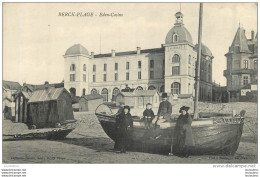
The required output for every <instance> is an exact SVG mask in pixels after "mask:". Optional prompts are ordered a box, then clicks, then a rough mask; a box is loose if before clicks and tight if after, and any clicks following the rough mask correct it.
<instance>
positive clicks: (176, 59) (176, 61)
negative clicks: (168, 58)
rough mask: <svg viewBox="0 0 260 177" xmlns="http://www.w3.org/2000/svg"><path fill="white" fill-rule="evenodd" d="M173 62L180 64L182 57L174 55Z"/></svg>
mask: <svg viewBox="0 0 260 177" xmlns="http://www.w3.org/2000/svg"><path fill="white" fill-rule="evenodd" d="M172 62H173V63H179V62H180V56H179V55H177V54H175V55H173V57H172Z"/></svg>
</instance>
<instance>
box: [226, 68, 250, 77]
mask: <svg viewBox="0 0 260 177" xmlns="http://www.w3.org/2000/svg"><path fill="white" fill-rule="evenodd" d="M253 72H254V70H253V69H232V70H224V76H228V75H232V74H253Z"/></svg>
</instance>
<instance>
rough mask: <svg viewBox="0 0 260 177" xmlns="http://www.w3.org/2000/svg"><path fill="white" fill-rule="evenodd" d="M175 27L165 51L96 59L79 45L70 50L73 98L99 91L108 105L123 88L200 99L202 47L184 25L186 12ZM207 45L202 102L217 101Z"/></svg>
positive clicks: (67, 83)
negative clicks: (197, 74)
mask: <svg viewBox="0 0 260 177" xmlns="http://www.w3.org/2000/svg"><path fill="white" fill-rule="evenodd" d="M175 17H176V19H175V24H174V26H173V27H172V28H171V29H170V30H169V32H168V34H167V35H166V38H165V43H164V44H162V45H161V47H160V48H152V49H141V48H140V47H137V48H136V50H133V51H126V52H118V53H117V52H116V51H115V50H112V51H111V53H106V54H98V55H94V53H93V52H91V53H89V52H88V50H87V49H86V48H85V47H84V46H82V45H80V44H75V45H73V46H71V47H70V48H69V49H67V51H66V53H65V55H63V57H64V62H65V64H64V67H65V68H64V71H65V72H64V87H65V88H66V89H67V90H69V91H70V92H71V93H72V94H73V95H76V96H82V95H85V94H93V93H100V94H101V95H102V96H103V97H104V101H114V99H115V95H116V94H117V93H119V92H121V91H122V90H123V89H124V90H127V89H129V90H133V89H135V90H152V89H157V90H158V91H159V92H167V93H172V94H174V95H175V96H182V97H185V96H187V97H190V96H194V95H195V91H194V83H195V80H194V77H195V66H196V61H197V59H196V57H197V45H194V44H193V41H192V37H191V34H190V33H189V31H188V30H187V29H186V28H185V27H184V24H183V14H182V13H181V12H177V13H176V14H175ZM213 58H214V57H213V55H212V53H211V51H210V50H209V48H208V47H206V46H205V45H202V59H201V71H200V74H201V79H200V98H199V99H200V100H202V101H210V100H211V99H212V59H213Z"/></svg>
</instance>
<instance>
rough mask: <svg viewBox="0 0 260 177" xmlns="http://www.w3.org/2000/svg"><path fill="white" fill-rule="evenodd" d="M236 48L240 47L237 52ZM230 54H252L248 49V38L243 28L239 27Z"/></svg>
mask: <svg viewBox="0 0 260 177" xmlns="http://www.w3.org/2000/svg"><path fill="white" fill-rule="evenodd" d="M236 47H239V49H238V50H237V49H236ZM229 52H233V53H235V52H250V51H249V49H248V43H247V38H246V35H245V30H244V29H243V28H241V27H238V29H237V32H236V35H235V37H234V39H233V42H232V44H231V46H230V48H229Z"/></svg>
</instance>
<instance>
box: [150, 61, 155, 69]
mask: <svg viewBox="0 0 260 177" xmlns="http://www.w3.org/2000/svg"><path fill="white" fill-rule="evenodd" d="M150 68H154V60H150Z"/></svg>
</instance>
